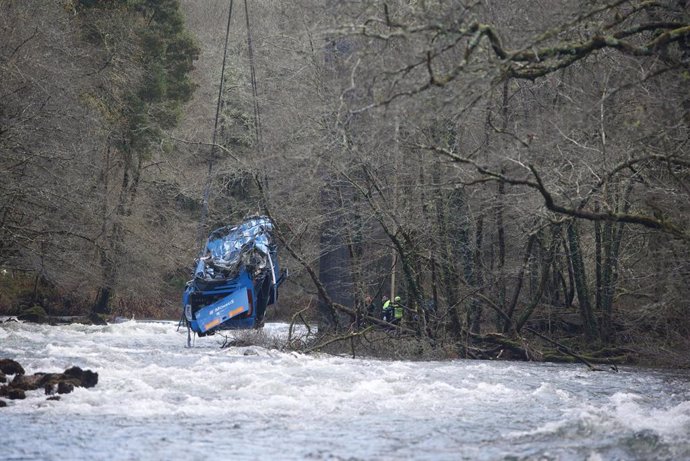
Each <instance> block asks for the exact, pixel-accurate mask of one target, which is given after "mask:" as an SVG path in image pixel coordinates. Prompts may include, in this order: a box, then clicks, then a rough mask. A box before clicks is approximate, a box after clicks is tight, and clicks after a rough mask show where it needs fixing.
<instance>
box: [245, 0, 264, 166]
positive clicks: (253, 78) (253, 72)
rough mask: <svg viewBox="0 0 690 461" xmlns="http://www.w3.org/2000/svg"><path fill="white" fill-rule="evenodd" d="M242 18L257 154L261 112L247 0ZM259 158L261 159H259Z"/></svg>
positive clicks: (260, 138) (261, 143)
mask: <svg viewBox="0 0 690 461" xmlns="http://www.w3.org/2000/svg"><path fill="white" fill-rule="evenodd" d="M244 17H245V19H246V21H247V51H248V53H249V74H250V77H251V83H252V96H253V97H254V131H255V135H256V150H257V154H259V155H261V154H262V153H263V150H264V149H263V147H264V146H263V139H262V134H263V133H262V132H261V112H260V110H259V98H258V96H257V89H256V86H257V85H256V68H255V67H254V47H253V46H252V29H251V27H250V25H249V7H248V6H247V0H244ZM259 158H261V157H259Z"/></svg>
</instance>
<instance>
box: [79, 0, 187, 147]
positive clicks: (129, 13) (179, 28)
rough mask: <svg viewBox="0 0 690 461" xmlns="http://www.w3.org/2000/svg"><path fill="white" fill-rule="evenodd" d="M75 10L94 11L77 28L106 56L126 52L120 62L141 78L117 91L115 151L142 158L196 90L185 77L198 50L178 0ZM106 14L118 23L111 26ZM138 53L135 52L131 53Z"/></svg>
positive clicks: (85, 4)
mask: <svg viewBox="0 0 690 461" xmlns="http://www.w3.org/2000/svg"><path fill="white" fill-rule="evenodd" d="M78 6H79V9H80V10H85V9H89V11H90V13H93V14H92V15H90V16H88V17H85V22H84V23H83V24H82V27H83V29H84V30H85V38H86V39H87V40H89V41H90V42H91V43H93V44H94V45H96V46H99V47H102V48H104V49H106V51H108V52H109V53H113V52H118V51H119V52H121V53H123V54H124V53H127V54H126V55H123V56H121V59H126V60H130V62H129V65H130V66H133V67H134V68H135V69H132V70H136V71H138V72H136V73H137V74H139V73H140V75H141V78H140V81H139V84H138V85H136V86H133V87H125V88H122V89H121V90H122V91H123V92H124V93H125V95H124V98H123V100H124V101H126V104H125V105H124V107H122V108H121V109H120V111H121V114H120V117H119V118H118V119H119V120H120V121H121V123H122V125H121V129H122V136H121V137H120V144H119V147H120V148H121V149H123V150H124V151H127V150H130V149H131V150H133V151H134V153H136V154H137V155H143V156H146V155H147V154H148V151H149V149H150V147H151V146H152V145H159V144H160V141H161V138H162V132H163V130H166V129H169V128H172V127H174V126H175V125H176V124H177V122H178V120H179V117H180V114H181V107H182V105H183V104H184V103H186V102H188V101H189V100H190V99H191V97H192V94H193V92H194V89H195V84H194V83H193V82H192V80H191V78H190V76H189V73H190V72H191V71H192V69H193V68H194V61H195V60H196V59H197V58H198V56H199V47H198V45H197V44H196V42H195V41H194V39H193V38H192V37H191V36H190V35H189V34H188V33H187V32H186V31H185V29H184V21H183V18H182V15H181V13H180V10H179V1H177V0H128V1H127V0H110V1H107V0H80V2H79V5H78ZM114 7H121V8H118V9H117V10H115V9H114ZM108 16H112V18H111V19H114V18H115V17H117V18H118V19H120V20H119V21H113V22H112V25H110V23H107V19H108ZM123 16H124V17H123ZM108 27H110V28H113V27H119V28H120V29H122V28H123V27H131V28H132V30H131V31H124V30H108V29H107V28H108ZM105 37H112V38H111V40H115V39H116V38H115V37H117V39H118V40H120V41H131V43H124V44H119V46H117V44H115V45H113V44H109V43H107V42H106V38H105ZM137 49H138V50H139V51H138V52H136V53H132V52H131V51H130V50H137Z"/></svg>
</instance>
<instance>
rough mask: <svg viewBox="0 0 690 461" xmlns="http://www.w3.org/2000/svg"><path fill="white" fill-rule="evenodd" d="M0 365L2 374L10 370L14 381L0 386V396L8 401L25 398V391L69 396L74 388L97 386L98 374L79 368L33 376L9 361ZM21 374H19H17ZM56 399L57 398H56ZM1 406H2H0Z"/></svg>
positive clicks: (17, 364) (12, 361)
mask: <svg viewBox="0 0 690 461" xmlns="http://www.w3.org/2000/svg"><path fill="white" fill-rule="evenodd" d="M0 363H2V364H4V367H5V368H2V370H3V372H4V373H7V371H6V370H11V371H12V373H7V374H14V375H15V376H14V379H12V381H11V382H10V383H9V384H5V385H2V386H0V396H3V397H7V398H9V399H10V400H18V399H24V398H26V391H34V390H36V389H43V391H44V392H45V394H46V395H53V394H55V393H56V392H57V393H58V394H69V393H70V392H72V391H73V390H74V388H75V387H94V386H95V385H96V384H98V373H95V372H93V371H91V370H82V369H81V368H79V367H72V368H68V369H66V370H65V372H64V373H40V372H39V373H34V374H33V375H26V374H24V369H23V368H22V366H21V365H19V363H17V362H15V361H14V360H10V359H3V360H2V361H0ZM19 372H21V373H19ZM56 397H57V396H56ZM50 400H59V397H57V398H54V397H50ZM0 406H2V405H0Z"/></svg>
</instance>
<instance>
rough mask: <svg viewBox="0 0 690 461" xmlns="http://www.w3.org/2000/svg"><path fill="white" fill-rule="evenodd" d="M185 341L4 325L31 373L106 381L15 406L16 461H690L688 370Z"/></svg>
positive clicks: (127, 327)
mask: <svg viewBox="0 0 690 461" xmlns="http://www.w3.org/2000/svg"><path fill="white" fill-rule="evenodd" d="M176 326H177V325H176V323H168V322H158V323H156V322H135V321H129V322H124V323H119V324H112V325H108V326H85V325H69V326H58V327H55V326H53V327H51V326H42V325H32V324H23V323H18V322H9V323H3V324H0V358H11V359H14V360H17V361H18V362H20V363H21V364H22V365H23V366H24V368H25V369H26V372H27V373H28V374H31V373H35V372H38V371H45V372H62V371H64V370H65V369H66V368H68V367H71V366H75V365H76V366H80V367H82V368H84V369H91V370H93V371H96V372H98V374H99V382H98V385H97V386H96V387H94V388H90V389H84V388H77V389H75V391H74V392H73V393H71V394H66V395H63V396H62V398H61V400H60V401H47V400H46V396H45V395H44V393H43V391H31V392H28V393H27V398H26V400H11V401H8V400H6V399H5V400H6V401H7V402H8V406H7V407H6V408H0V459H3V460H100V459H103V460H139V459H141V460H185V461H186V460H208V459H217V460H226V459H228V460H230V459H232V460H244V459H247V460H264V459H280V460H293V459H328V460H340V459H343V460H359V459H367V460H369V459H375V460H394V459H395V460H399V459H419V460H462V459H468V460H469V459H471V460H475V459H479V460H482V459H486V460H495V459H498V460H523V459H524V460H528V459H529V460H531V459H535V460H536V459H539V460H551V459H553V460H583V459H588V460H592V461H594V460H604V459H620V460H635V459H639V460H646V459H667V460H681V459H690V439H689V437H688V436H689V434H690V385H689V384H690V373H688V372H687V371H684V372H672V371H655V370H643V369H635V368H623V369H621V371H620V372H619V373H613V372H590V371H589V370H588V369H587V368H585V367H582V366H579V365H572V366H571V365H554V364H537V363H515V362H484V361H465V360H457V361H448V362H386V361H379V360H365V359H351V358H344V357H332V356H314V355H300V354H297V353H287V352H279V351H276V350H267V349H263V348H260V347H255V346H252V347H231V348H226V349H221V348H220V339H219V338H217V337H207V338H199V339H197V340H196V344H195V345H194V347H192V348H186V347H185V344H186V331H185V332H183V331H179V332H178V331H176ZM286 330H287V325H284V324H268V325H267V326H266V331H267V333H268V334H270V335H278V336H280V335H283V336H284V335H285V334H286ZM245 353H248V354H254V355H245Z"/></svg>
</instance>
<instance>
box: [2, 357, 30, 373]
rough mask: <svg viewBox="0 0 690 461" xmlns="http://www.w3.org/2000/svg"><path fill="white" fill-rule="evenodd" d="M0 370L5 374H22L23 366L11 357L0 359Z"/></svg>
mask: <svg viewBox="0 0 690 461" xmlns="http://www.w3.org/2000/svg"><path fill="white" fill-rule="evenodd" d="M0 371H1V372H2V373H3V374H5V375H23V374H24V368H23V367H22V366H21V365H20V364H19V363H18V362H15V361H14V360H12V359H0Z"/></svg>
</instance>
